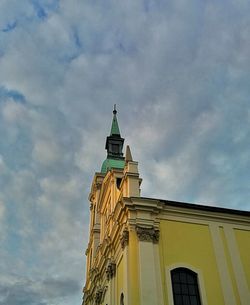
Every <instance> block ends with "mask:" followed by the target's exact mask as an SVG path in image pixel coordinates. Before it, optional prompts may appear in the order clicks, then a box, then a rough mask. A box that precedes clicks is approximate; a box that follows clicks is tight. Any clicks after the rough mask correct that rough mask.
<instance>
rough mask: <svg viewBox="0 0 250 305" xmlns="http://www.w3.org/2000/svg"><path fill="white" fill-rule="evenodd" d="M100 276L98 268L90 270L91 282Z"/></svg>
mask: <svg viewBox="0 0 250 305" xmlns="http://www.w3.org/2000/svg"><path fill="white" fill-rule="evenodd" d="M97 274H98V268H91V269H90V270H89V277H90V279H91V281H92V280H93V279H94V277H95V276H96V275H97Z"/></svg>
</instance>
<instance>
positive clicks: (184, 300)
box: [182, 295, 190, 305]
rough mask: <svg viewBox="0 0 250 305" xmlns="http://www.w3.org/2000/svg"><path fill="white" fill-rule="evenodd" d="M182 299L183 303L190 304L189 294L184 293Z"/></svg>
mask: <svg viewBox="0 0 250 305" xmlns="http://www.w3.org/2000/svg"><path fill="white" fill-rule="evenodd" d="M182 300H183V305H190V301H189V296H188V295H184V296H183V297H182Z"/></svg>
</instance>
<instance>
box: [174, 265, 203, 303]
mask: <svg viewBox="0 0 250 305" xmlns="http://www.w3.org/2000/svg"><path fill="white" fill-rule="evenodd" d="M171 281H172V289H173V297H174V305H201V300H200V294H199V287H198V279H197V274H196V273H195V272H193V271H192V270H189V269H187V268H176V269H173V270H172V271H171Z"/></svg>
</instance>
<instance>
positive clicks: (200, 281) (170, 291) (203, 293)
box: [165, 263, 208, 305]
mask: <svg viewBox="0 0 250 305" xmlns="http://www.w3.org/2000/svg"><path fill="white" fill-rule="evenodd" d="M177 268H186V269H189V270H190V271H192V272H194V273H196V274H197V285H198V289H199V294H200V302H201V305H208V303H207V296H206V291H205V284H204V279H203V274H202V271H201V270H200V269H197V268H195V267H194V266H191V265H189V264H186V263H177V264H173V265H170V266H168V267H166V269H165V274H166V284H167V297H168V303H169V305H174V296H173V287H172V279H171V271H172V270H174V269H177Z"/></svg>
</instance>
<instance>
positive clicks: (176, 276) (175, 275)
mask: <svg viewBox="0 0 250 305" xmlns="http://www.w3.org/2000/svg"><path fill="white" fill-rule="evenodd" d="M172 281H173V282H174V283H179V282H180V275H179V273H173V274H172Z"/></svg>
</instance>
